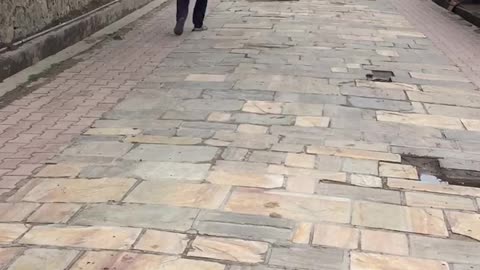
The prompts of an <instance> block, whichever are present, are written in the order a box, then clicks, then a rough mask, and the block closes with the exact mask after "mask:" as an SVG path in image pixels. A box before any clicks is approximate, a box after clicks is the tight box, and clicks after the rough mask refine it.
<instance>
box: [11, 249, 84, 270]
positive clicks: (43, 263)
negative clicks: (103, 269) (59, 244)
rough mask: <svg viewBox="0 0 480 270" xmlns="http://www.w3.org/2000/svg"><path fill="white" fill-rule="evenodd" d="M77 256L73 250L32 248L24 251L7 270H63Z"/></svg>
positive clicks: (76, 252)
mask: <svg viewBox="0 0 480 270" xmlns="http://www.w3.org/2000/svg"><path fill="white" fill-rule="evenodd" d="M77 255H78V251H75V250H57V249H43V248H42V249H41V248H32V249H27V250H25V253H23V254H22V256H20V257H18V258H17V259H16V260H15V262H14V263H12V265H11V266H10V267H9V268H8V269H9V270H23V269H29V270H45V269H49V270H64V269H67V268H68V266H69V265H70V263H71V262H72V261H73V260H74V259H75V257H76V256H77Z"/></svg>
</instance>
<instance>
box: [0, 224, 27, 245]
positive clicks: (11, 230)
mask: <svg viewBox="0 0 480 270" xmlns="http://www.w3.org/2000/svg"><path fill="white" fill-rule="evenodd" d="M27 230H28V226H27V225H24V224H17V223H0V244H10V243H12V242H13V241H15V239H17V238H18V237H20V235H22V234H23V233H24V232H26V231H27Z"/></svg>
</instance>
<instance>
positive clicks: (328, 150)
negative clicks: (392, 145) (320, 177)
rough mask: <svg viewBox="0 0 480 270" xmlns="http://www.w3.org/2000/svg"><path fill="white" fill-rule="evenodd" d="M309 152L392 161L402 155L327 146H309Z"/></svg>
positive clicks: (395, 160) (398, 160)
mask: <svg viewBox="0 0 480 270" xmlns="http://www.w3.org/2000/svg"><path fill="white" fill-rule="evenodd" d="M307 153H309V154H318V155H325V156H336V157H348V158H356V159H369V160H383V161H391V162H400V161H401V158H400V155H397V154H391V153H384V152H376V151H368V150H360V149H348V148H337V147H326V146H308V147H307Z"/></svg>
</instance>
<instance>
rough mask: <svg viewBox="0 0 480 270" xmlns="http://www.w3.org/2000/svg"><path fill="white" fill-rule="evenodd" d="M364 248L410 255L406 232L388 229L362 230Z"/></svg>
mask: <svg viewBox="0 0 480 270" xmlns="http://www.w3.org/2000/svg"><path fill="white" fill-rule="evenodd" d="M361 235H362V237H361V245H362V250H365V251H373V252H379V253H386V254H393V255H404V256H408V239H407V235H406V234H402V233H396V232H386V231H373V230H362V231H361Z"/></svg>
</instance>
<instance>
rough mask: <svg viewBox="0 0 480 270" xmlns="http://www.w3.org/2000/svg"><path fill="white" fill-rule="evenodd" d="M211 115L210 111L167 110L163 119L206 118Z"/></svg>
mask: <svg viewBox="0 0 480 270" xmlns="http://www.w3.org/2000/svg"><path fill="white" fill-rule="evenodd" d="M208 115H209V112H208V111H199V110H192V111H174V110H172V111H167V112H166V113H165V114H164V115H163V116H162V119H178V120H205V119H206V118H207V116H208Z"/></svg>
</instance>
